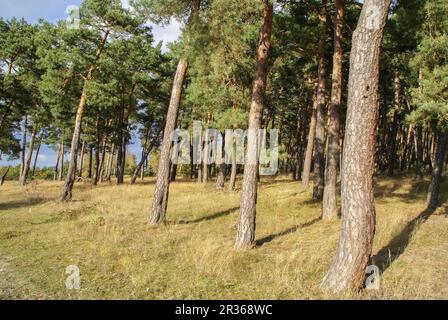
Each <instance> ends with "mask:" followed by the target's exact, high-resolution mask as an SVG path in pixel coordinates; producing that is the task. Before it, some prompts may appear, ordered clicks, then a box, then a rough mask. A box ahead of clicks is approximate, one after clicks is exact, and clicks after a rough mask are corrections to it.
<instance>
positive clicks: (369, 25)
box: [322, 0, 390, 292]
mask: <svg viewBox="0 0 448 320" xmlns="http://www.w3.org/2000/svg"><path fill="white" fill-rule="evenodd" d="M389 6H390V0H365V1H364V4H363V7H362V11H361V15H360V18H359V21H358V25H357V27H356V30H355V31H354V33H353V38H352V51H351V55H350V73H349V92H348V109H347V121H346V128H345V140H344V149H343V160H342V168H343V170H342V182H341V183H342V192H341V195H342V223H341V231H340V239H339V245H338V248H337V252H336V257H335V259H334V261H333V264H332V266H331V268H330V270H329V272H328V273H327V275H326V276H325V279H324V281H323V283H322V288H323V289H325V290H329V291H332V292H341V291H344V290H359V289H361V288H362V287H363V284H364V280H365V271H366V267H367V264H368V262H369V259H370V255H371V252H372V244H373V237H374V234H375V203H374V190H373V173H374V169H375V150H376V145H375V144H376V128H377V123H378V113H379V101H378V100H379V98H378V86H379V65H380V51H381V42H382V39H383V36H384V29H385V24H386V20H387V15H388V10H389Z"/></svg>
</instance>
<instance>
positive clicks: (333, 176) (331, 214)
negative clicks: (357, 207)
mask: <svg viewBox="0 0 448 320" xmlns="http://www.w3.org/2000/svg"><path fill="white" fill-rule="evenodd" d="M335 1H336V13H335V21H334V54H333V76H332V84H331V103H330V110H329V121H328V136H327V159H326V165H325V187H324V197H323V203H322V219H324V220H331V219H336V218H337V216H338V206H337V200H336V183H337V178H338V162H339V153H340V151H339V112H340V109H341V103H342V59H343V54H344V52H343V50H342V32H343V27H344V1H343V0H335Z"/></svg>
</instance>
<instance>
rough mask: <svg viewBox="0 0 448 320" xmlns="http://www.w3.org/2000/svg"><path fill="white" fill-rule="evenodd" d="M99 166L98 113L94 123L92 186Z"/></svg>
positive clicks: (96, 180) (97, 174)
mask: <svg viewBox="0 0 448 320" xmlns="http://www.w3.org/2000/svg"><path fill="white" fill-rule="evenodd" d="M99 168H100V117H99V115H97V116H96V123H95V162H94V165H93V179H92V185H94V186H96V185H97V184H98V177H99Z"/></svg>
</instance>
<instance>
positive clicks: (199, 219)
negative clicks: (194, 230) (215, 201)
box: [173, 207, 240, 224]
mask: <svg viewBox="0 0 448 320" xmlns="http://www.w3.org/2000/svg"><path fill="white" fill-rule="evenodd" d="M239 208H240V207H235V208H231V209H227V210H224V211H219V212H216V213H214V214H212V215H209V216H205V217H201V218H197V219H194V220H180V221H175V222H173V224H194V223H199V222H203V221H210V220H213V219H217V218H220V217H224V216H226V215H229V214H231V213H232V212H234V211H235V210H238V209H239Z"/></svg>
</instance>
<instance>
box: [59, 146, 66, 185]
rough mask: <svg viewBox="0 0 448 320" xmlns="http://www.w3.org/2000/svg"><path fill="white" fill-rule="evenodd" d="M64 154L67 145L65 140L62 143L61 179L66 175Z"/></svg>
mask: <svg viewBox="0 0 448 320" xmlns="http://www.w3.org/2000/svg"><path fill="white" fill-rule="evenodd" d="M64 155H65V145H64V142H63V141H62V145H61V163H60V164H59V168H60V169H59V181H62V179H63V177H64Z"/></svg>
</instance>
